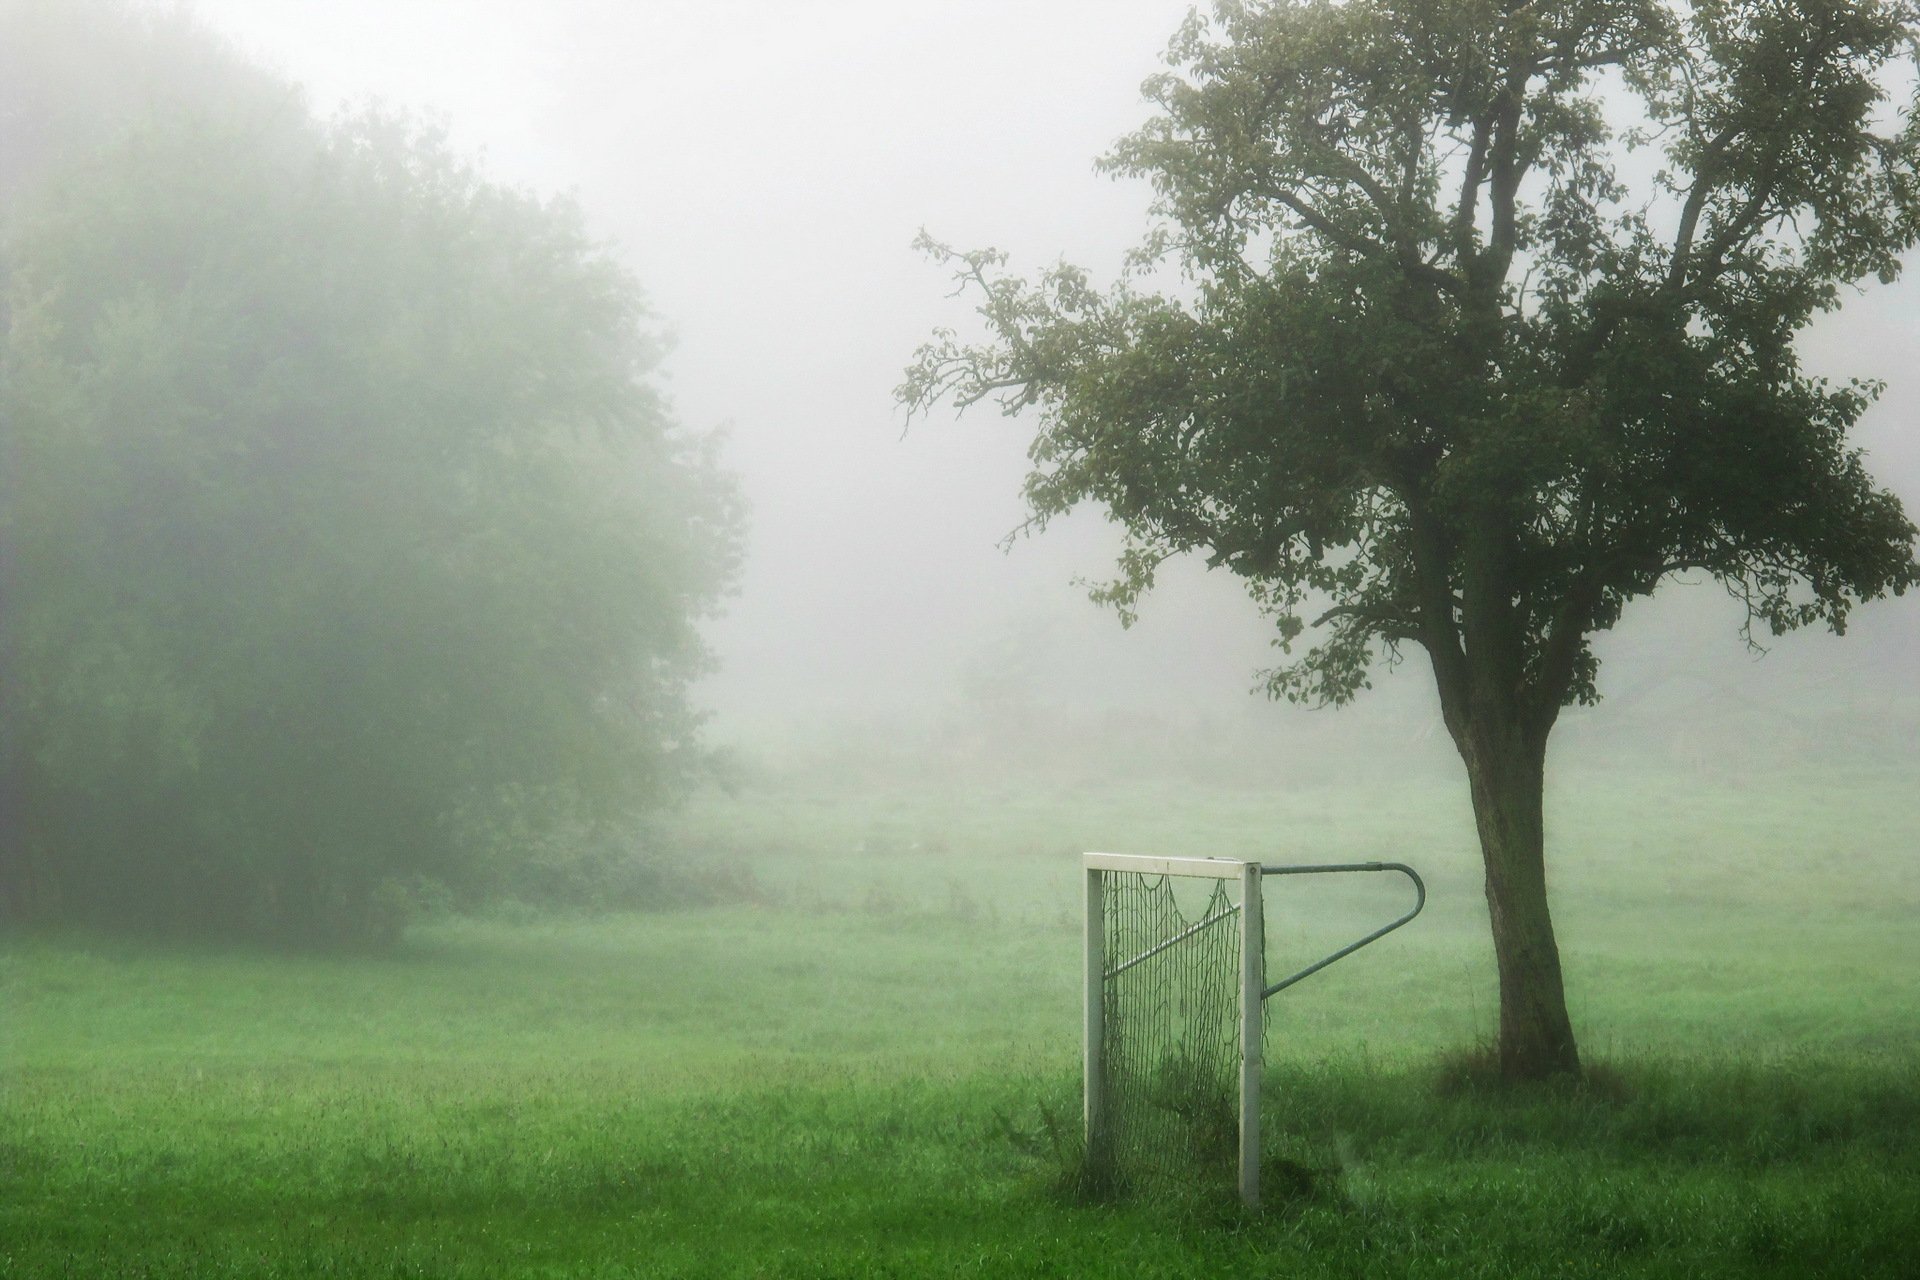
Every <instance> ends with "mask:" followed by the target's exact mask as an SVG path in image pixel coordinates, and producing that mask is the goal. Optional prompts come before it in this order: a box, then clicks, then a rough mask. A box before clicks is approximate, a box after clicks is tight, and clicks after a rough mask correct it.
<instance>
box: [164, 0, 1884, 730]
mask: <svg viewBox="0 0 1920 1280" xmlns="http://www.w3.org/2000/svg"><path fill="white" fill-rule="evenodd" d="M189 7H190V8H191V9H192V10H193V11H195V12H197V13H198V14H199V15H200V16H201V17H202V18H204V19H205V20H206V21H207V22H208V23H209V24H210V25H212V26H213V27H215V28H216V29H218V30H220V31H222V32H224V33H225V34H227V35H228V36H229V37H230V38H232V39H233V40H234V41H235V42H236V43H237V44H238V45H239V46H240V47H241V48H242V49H243V50H244V51H246V52H247V53H249V54H251V55H252V56H254V57H255V58H256V59H258V60H260V61H263V62H266V63H268V64H270V65H272V66H275V67H277V68H278V69H280V70H281V71H283V72H284V73H285V74H287V75H288V76H289V77H290V78H292V79H294V80H296V81H298V82H300V83H302V84H303V85H305V86H306V87H307V89H308V91H309V93H310V94H311V96H312V99H313V102H314V105H315V106H316V108H318V109H319V110H321V111H322V112H326V111H329V110H330V109H331V108H333V107H334V106H336V105H339V104H341V103H344V102H355V101H360V100H364V99H368V98H377V99H381V100H384V101H386V102H388V103H390V104H393V105H398V106H405V107H409V108H414V109H419V110H425V111H430V112H433V113H436V114H438V115H440V116H442V117H443V118H444V119H445V121H446V123H447V124H448V126H449V127H450V130H451V132H452V135H453V137H454V139H455V141H456V142H457V143H459V144H460V145H461V146H462V147H463V148H464V149H465V150H467V151H469V152H472V153H484V155H485V157H486V163H487V168H488V170H489V171H490V173H491V174H492V175H493V176H495V177H497V178H500V179H504V180H507V181H510V182H514V183H519V184H524V185H529V186H533V187H536V188H539V189H542V190H547V191H555V190H572V191H574V192H576V193H577V195H578V197H579V199H580V201H581V203H582V204H583V206H584V207H585V209H586V211H587V214H588V217H589V219H590V221H591V223H592V225H593V226H594V227H595V228H596V229H597V231H598V232H599V233H600V234H601V235H603V236H605V237H606V238H607V239H608V240H610V241H612V242H613V243H615V244H616V245H617V246H618V248H619V250H620V252H621V254H622V256H623V257H624V258H625V259H626V260H627V261H628V262H630V263H631V264H632V267H633V269H634V271H635V273H636V274H637V275H638V276H639V278H640V279H641V281H642V282H643V284H644V285H645V287H646V288H647V290H648V291H649V293H650V295H651V297H652V299H653V301H654V304H655V307H656V310H657V311H658V313H659V315H660V317H661V318H662V319H663V320H665V321H666V322H667V323H668V324H669V325H670V326H671V327H672V329H673V330H674V331H675V333H676V334H677V337H678V343H677V346H676V348H675V350H674V352H673V354H672V356H671V357H670V360H669V363H668V373H669V383H668V385H669V388H670V391H671V394H672V396H673V399H674V402H675V405H676V407H677V412H678V416H679V417H680V419H681V420H682V421H683V422H684V423H686V424H687V425H689V426H692V427H695V428H701V429H705V428H712V427H723V426H724V427H725V428H726V429H727V430H728V431H729V432H730V436H731V443H730V446H729V449H728V457H729V458H730V459H731V461H732V465H733V466H734V467H735V468H736V469H737V470H738V472H739V473H740V474H741V476H742V477H743V480H744V483H745V486H746V489H747V494H748V497H749V501H750V503H751V507H752V521H753V524H752V539H751V545H750V556H749V560H748V564H747V570H746V574H745V576H744V579H743V581H742V583H741V593H740V595H739V597H738V598H737V599H736V600H735V601H734V602H733V603H732V605H731V607H730V610H729V613H728V615H727V617H726V618H724V619H722V620H721V621H720V622H719V623H717V624H716V625H715V627H714V628H713V636H714V640H715V644H716V647H717V648H718V650H719V653H720V657H721V660H722V662H723V664H724V673H723V674H722V675H721V676H720V677H718V678H716V679H715V680H714V681H712V682H711V683H710V687H709V689H708V690H707V693H708V696H709V699H710V701H712V702H713V703H714V704H716V706H717V707H718V709H719V711H720V713H721V718H720V726H721V727H722V729H723V731H724V729H725V727H726V726H728V725H732V726H735V727H736V728H738V727H742V726H749V725H752V724H755V723H758V722H762V721H767V720H772V721H780V720H783V719H785V720H795V719H798V720H805V719H807V718H810V717H815V716H820V715H839V714H842V713H850V714H855V715H859V714H864V713H866V712H868V711H870V710H872V709H876V708H883V707H887V706H891V705H896V704H902V703H919V704H937V703H939V702H940V701H941V700H942V699H950V698H953V697H955V696H958V691H959V689H960V688H961V686H962V684H963V683H964V681H965V679H966V674H967V672H968V671H969V670H970V669H977V668H978V667H979V666H980V665H981V664H983V663H992V662H993V661H995V655H996V654H1004V653H1005V652H1006V651H1007V650H1008V648H1009V646H1016V647H1017V646H1025V647H1026V648H1027V649H1029V650H1030V651H1031V652H1032V654H1033V655H1034V668H1033V669H1034V671H1035V672H1036V673H1037V678H1039V679H1041V680H1043V681H1045V682H1047V683H1048V684H1049V685H1051V686H1054V687H1057V688H1058V689H1060V690H1061V691H1063V693H1064V694H1065V695H1068V696H1073V697H1087V698H1090V697H1093V696H1095V694H1096V692H1097V691H1099V690H1101V689H1107V690H1111V691H1113V696H1115V697H1116V698H1118V699H1119V700H1121V701H1134V702H1137V703H1143V704H1146V705H1154V706H1166V705H1179V704H1192V705H1202V706H1208V707H1229V706H1234V705H1238V704H1239V703H1241V702H1243V701H1244V700H1245V698H1246V690H1247V689H1248V687H1249V685H1250V683H1251V673H1252V671H1253V669H1254V668H1255V667H1257V666H1259V665H1261V664H1262V663H1263V662H1264V661H1265V660H1266V656H1267V633H1266V631H1265V629H1264V628H1263V626H1262V625H1261V623H1260V621H1259V620H1258V619H1257V618H1256V617H1255V616H1254V613H1253V610H1252V608H1251V606H1250V605H1247V604H1246V603H1245V602H1244V600H1243V599H1242V597H1241V596H1240V594H1239V592H1238V591H1237V589H1236V588H1235V587H1234V585H1233V584H1232V583H1231V582H1230V581H1227V580H1225V579H1223V578H1221V577H1220V576H1219V575H1212V576H1208V575H1204V574H1202V573H1200V572H1198V571H1197V570H1196V571H1192V572H1185V573H1177V574H1175V575H1173V578H1172V580H1171V582H1170V583H1169V584H1168V586H1167V588H1166V589H1165V590H1164V591H1163V592H1162V594H1161V596H1160V597H1159V598H1158V599H1157V600H1154V601H1152V602H1150V603H1149V605H1148V607H1147V609H1146V611H1145V613H1144V615H1143V622H1142V625H1141V626H1140V627H1138V628H1136V630H1135V631H1134V632H1132V633H1130V634H1123V633H1122V632H1121V631H1120V629H1119V627H1118V626H1117V625H1116V624H1115V622H1114V621H1113V619H1112V618H1111V617H1110V616H1108V615H1104V614H1101V613H1100V612H1098V611H1097V610H1095V609H1094V607H1093V606H1092V605H1090V604H1088V603H1086V601H1085V599H1084V596H1083V594H1082V593H1080V592H1079V591H1077V590H1076V589H1075V588H1074V586H1073V585H1072V579H1073V578H1074V576H1075V575H1076V574H1086V575H1094V576H1097V575H1099V574H1100V573H1101V572H1102V571H1103V570H1104V568H1105V567H1106V564H1107V560H1108V556H1109V554H1110V550H1111V548H1112V546H1113V541H1114V540H1113V538H1112V535H1111V534H1110V532H1109V531H1107V530H1105V529H1104V528H1103V527H1102V526H1101V524H1100V522H1099V521H1098V520H1097V519H1095V518H1090V519H1087V520H1083V521H1079V522H1077V523H1076V524H1075V525H1073V526H1071V527H1068V528H1065V529H1061V530H1058V531H1050V532H1049V533H1048V535H1047V536H1046V537H1045V538H1043V539H1041V540H1039V541H1033V542H1026V543H1023V544H1021V545H1020V546H1019V547H1018V548H1016V549H1015V550H1014V552H1013V553H1012V555H1010V556H1007V555H1002V554H1001V553H1000V552H999V551H998V550H997V549H996V543H997V542H998V540H999V539H1000V538H1001V537H1002V535H1004V534H1005V533H1006V532H1007V531H1008V530H1009V529H1011V528H1012V527H1013V526H1014V525H1016V524H1017V523H1018V522H1019V519H1020V505H1019V502H1018V497H1017V486H1018V484H1019V481H1020V478H1021V475H1022V474H1023V463H1024V455H1023V448H1024V438H1023V434H1022V431H1021V429H1020V428H1019V426H1018V425H1017V424H1012V423H1007V422H1004V421H1002V420H1000V419H999V418H997V417H995V416H993V415H992V414H990V413H986V412H981V411H975V413H974V414H973V415H971V416H969V417H968V418H967V419H965V420H962V421H959V422H955V421H952V420H950V419H949V418H948V417H947V416H946V415H944V414H943V415H941V416H940V417H938V418H936V419H935V420H933V421H930V422H924V423H920V424H916V425H915V426H914V427H913V429H912V430H911V432H910V433H908V434H907V435H906V436H905V438H904V439H902V428H903V426H904V423H903V420H902V417H901V414H900V412H899V410H898V409H897V408H896V407H895V406H894V405H893V404H892V401H891V391H892V388H893V387H894V386H895V385H896V384H897V383H898V381H899V380H900V375H901V371H902V368H903V366H904V365H905V363H906V362H907V360H908V358H909V357H910V355H911V353H912V351H913V348H914V346H915V345H916V344H917V343H918V342H919V341H920V340H921V339H922V338H923V337H924V336H925V335H926V333H927V332H928V331H929V330H930V329H931V328H932V327H933V326H935V325H937V324H942V323H958V322H962V321H964V319H965V318H966V314H967V312H966V308H965V306H964V304H962V303H960V302H958V301H955V300H951V299H949V298H947V297H946V296H945V294H946V284H945V281H944V280H943V278H942V276H941V274H940V273H939V271H938V270H937V269H936V268H935V267H934V266H933V265H932V264H930V263H928V262H926V261H925V260H923V259H921V258H919V257H918V256H916V255H915V254H914V253H913V252H912V251H911V248H910V242H911V241H912V239H913V236H914V234H915V232H916V231H917V230H918V229H919V228H920V227H922V226H925V227H926V228H927V229H928V230H930V231H932V232H933V233H934V234H935V235H937V236H939V237H940V238H942V239H945V240H948V241H950V242H953V243H956V244H959V245H962V246H969V247H972V246H981V245H995V246H998V247H1001V248H1004V249H1007V250H1010V251H1012V252H1013V253H1014V255H1015V262H1016V265H1022V264H1024V265H1025V266H1028V267H1033V266H1038V265H1043V264H1045V263H1047V262H1049V261H1051V260H1053V259H1055V258H1057V257H1060V256H1062V255H1065V256H1067V257H1070V258H1072V259H1073V260H1075V261H1078V262H1081V263H1083V264H1086V265H1088V266H1091V267H1094V268H1096V269H1102V268H1110V267H1111V266H1112V265H1113V264H1114V263H1115V262H1116V260H1117V258H1118V255H1119V254H1120V252H1121V251H1122V250H1123V249H1124V248H1125V247H1126V246H1127V245H1129V244H1130V243H1131V242H1132V241H1133V240H1134V238H1135V237H1136V236H1137V235H1138V234H1139V232H1140V230H1141V229H1142V227H1143V225H1144V221H1143V213H1144V209H1145V205H1146V194H1145V192H1144V190H1143V189H1142V188H1141V187H1140V186H1139V185H1137V184H1130V183H1115V182H1113V181H1111V180H1108V179H1105V178H1101V177H1098V176H1096V175H1095V174H1094V173H1093V171H1092V161H1093V159H1094V157H1095V156H1097V155H1099V154H1100V153H1101V152H1102V151H1104V150H1105V149H1106V148H1107V147H1108V146H1110V144H1111V143H1112V142H1113V141H1114V140H1115V139H1116V138H1118V137H1119V136H1120V135H1121V134H1123V133H1125V132H1127V131H1128V130H1129V129H1131V128H1133V127H1135V126H1137V125H1138V124H1139V123H1141V121H1142V120H1143V119H1144V118H1145V114H1146V108H1145V106H1144V105H1143V104H1142V102H1141V99H1140V94H1139V84H1140V81H1141V80H1142V79H1143V78H1144V77H1146V76H1147V75H1149V74H1151V73H1152V72H1153V71H1154V70H1155V69H1156V68H1157V66H1158V65H1159V54H1160V52H1161V50H1162V49H1163V48H1164V47H1165V44H1166V41H1167V39H1168V37H1169V36H1170V35H1171V34H1172V32H1173V30H1174V29H1175V27H1176V26H1177V25H1178V24H1179V23H1180V21H1181V20H1182V18H1183V17H1184V16H1185V13H1186V9H1187V6H1186V5H1185V4H1184V3H1179V2H1177V0H1097V2H1096V0H1024V2H1019V3H1016V2H1013V0H967V2H965V3H960V2H954V0H915V2H914V3H886V4H882V3H870V2H869V0H812V2H807V0H785V2H776V0H624V2H620V0H545V2H544V3H539V4H530V3H524V2H521V3H501V2H500V0H372V2H370V0H194V3H193V4H191V5H190V6H189ZM1916 317H1920V295H1916V294H1915V292H1914V287H1913V286H1911V285H1910V286H1906V287H1905V288H1901V289H1896V290H1892V291H1881V292H1879V293H1876V294H1874V295H1870V296H1868V297H1867V298H1865V299H1863V300H1862V301H1861V302H1859V303H1858V304H1856V305H1855V306H1854V307H1853V308H1852V309H1851V310H1850V311H1849V313H1848V315H1847V317H1846V318H1845V320H1844V321H1843V322H1841V323H1840V324H1837V325H1830V326H1829V327H1828V328H1827V329H1826V330H1825V331H1823V332H1822V333H1821V334H1819V335H1818V336H1817V337H1816V339H1815V340H1814V342H1813V343H1812V344H1811V346H1812V349H1813V350H1812V354H1813V356H1814V359H1815V361H1816V363H1823V364H1832V365H1834V366H1835V367H1836V368H1838V369H1839V370H1840V371H1841V372H1844V373H1846V374H1860V375H1866V376H1883V377H1888V378H1891V379H1894V380H1896V382H1897V380H1898V379H1899V378H1900V377H1901V376H1903V375H1904V374H1905V373H1906V370H1907V365H1908V363H1909V362H1910V359H1911V357H1910V353H1911V352H1912V351H1913V350H1915V349H1916V344H1917V343H1920V323H1916ZM1903 403H1904V404H1909V405H1912V404H1920V387H1915V388H1913V389H1911V390H1910V391H1909V392H1907V393H1904V394H1899V395H1896V397H1894V399H1893V400H1892V402H1891V403H1890V404H1889V405H1887V406H1883V407H1882V408H1881V409H1879V410H1876V416H1875V417H1874V418H1873V419H1872V420H1871V421H1870V422H1869V423H1868V424H1867V429H1866V434H1865V439H1866V442H1867V443H1869V444H1870V445H1871V446H1873V447H1874V450H1875V456H1876V458H1877V459H1878V460H1879V465H1878V466H1877V468H1876V470H1877V471H1879V472H1880V473H1881V474H1882V476H1883V478H1885V479H1887V480H1889V481H1892V482H1893V483H1894V485H1895V487H1896V488H1897V489H1898V490H1899V491H1900V492H1901V493H1902V494H1903V496H1904V497H1906V499H1907V500H1908V502H1909V504H1910V505H1916V504H1920V484H1916V483H1914V478H1915V477H1916V476H1920V433H1916V432H1914V431H1912V430H1909V429H1906V428H1905V426H1904V421H1905V419H1906V418H1907V416H1908V415H1907V414H1905V413H1903V412H1901V411H1900V406H1901V405H1902V404H1903ZM1911 603H1912V602H1903V603H1902V605H1900V606H1896V607H1897V608H1900V609H1906V610H1907V613H1906V614H1904V615H1902V616H1903V617H1910V616H1911V613H1912V610H1911V609H1910V608H1908V606H1909V605H1910V604H1911ZM1696 612H1697V611H1696ZM1662 616H1663V615H1662V613H1661V612H1660V611H1659V610H1654V611H1649V616H1648V618H1647V620H1646V621H1645V622H1644V623H1642V624H1640V629H1639V631H1638V632H1636V631H1635V630H1634V628H1633V625H1632V623H1633V619H1632V617H1631V616H1630V618H1629V623H1630V625H1629V627H1628V629H1627V630H1626V631H1625V632H1623V634H1622V635H1621V636H1620V637H1618V638H1617V639H1616V640H1614V641H1613V645H1614V648H1615V650H1616V651H1617V652H1619V653H1621V654H1623V655H1627V654H1631V653H1633V652H1635V651H1636V646H1638V649H1639V650H1646V649H1648V648H1649V647H1659V648H1672V647H1674V646H1675V645H1676V644H1678V643H1679V642H1680V641H1682V640H1685V641H1686V642H1687V647H1689V648H1693V647H1695V646H1694V645H1693V640H1694V639H1695V637H1693V636H1692V635H1691V634H1690V632H1689V631H1688V628H1690V627H1691V626H1693V625H1694V624H1693V623H1692V622H1691V619H1692V618H1693V616H1694V612H1689V611H1687V610H1685V609H1681V610H1678V611H1676V610H1675V609H1673V608H1671V607H1669V608H1668V609H1667V610H1666V613H1665V616H1666V618H1667V621H1666V622H1665V623H1664V624H1663V622H1662ZM1721 616H1722V617H1723V618H1724V614H1722V615H1721ZM1675 619H1678V621H1675ZM1714 630H1715V632H1716V634H1715V635H1713V636H1711V637H1702V638H1700V639H1701V641H1702V646H1701V647H1703V648H1704V649H1705V650H1707V651H1718V652H1720V653H1722V654H1723V656H1722V657H1721V658H1717V659H1714V662H1715V663H1716V670H1717V671H1719V672H1720V674H1721V676H1722V677H1726V675H1727V673H1728V672H1733V673H1735V674H1734V676H1732V677H1728V678H1745V677H1743V676H1740V675H1739V674H1738V673H1739V672H1740V671H1741V670H1742V668H1741V666H1740V664H1741V663H1742V662H1744V659H1742V658H1738V657H1737V656H1736V655H1737V653H1738V646H1737V644H1736V643H1735V642H1734V640H1733V639H1732V638H1731V636H1730V635H1729V634H1727V633H1726V632H1724V631H1721V630H1720V628H1719V627H1717V626H1716V627H1715V628H1714ZM1827 656H1828V657H1829V658H1833V657H1835V656H1836V655H1833V654H1828V655H1827ZM1787 665H1791V659H1789V662H1788V664H1787ZM1400 683H1403V684H1405V683H1412V682H1410V681H1402V682H1400ZM1604 687H1605V685H1604V684H1603V688H1604ZM1412 692H1414V691H1411V690H1410V691H1408V693H1412Z"/></svg>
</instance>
